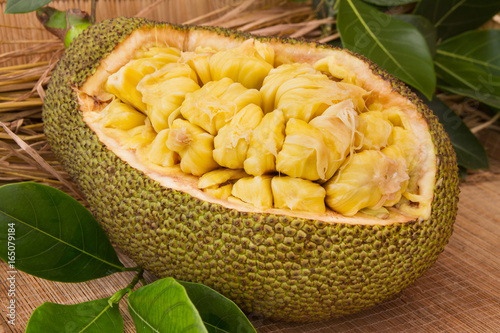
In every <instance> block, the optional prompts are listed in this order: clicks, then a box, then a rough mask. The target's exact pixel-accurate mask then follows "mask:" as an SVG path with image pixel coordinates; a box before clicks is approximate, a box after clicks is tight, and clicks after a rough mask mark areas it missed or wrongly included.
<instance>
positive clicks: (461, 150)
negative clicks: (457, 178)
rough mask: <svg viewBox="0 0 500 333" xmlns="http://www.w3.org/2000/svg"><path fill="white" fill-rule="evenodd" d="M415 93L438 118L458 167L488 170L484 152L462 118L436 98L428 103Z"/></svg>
mask: <svg viewBox="0 0 500 333" xmlns="http://www.w3.org/2000/svg"><path fill="white" fill-rule="evenodd" d="M416 93H417V95H418V97H420V98H421V99H422V101H423V102H424V103H425V104H427V106H428V107H429V108H430V109H431V110H432V111H433V112H434V114H435V115H436V116H437V117H438V118H439V122H440V123H441V124H442V125H443V127H444V129H445V131H446V132H447V133H448V136H449V137H450V141H451V144H452V146H453V148H454V150H455V153H456V155H457V162H458V165H459V166H462V167H464V168H466V169H470V170H477V169H488V168H489V161H488V155H487V154H486V150H485V149H484V147H483V145H482V144H481V142H479V140H478V139H477V137H476V136H475V135H474V134H473V133H472V132H471V131H470V129H469V127H467V125H465V123H464V122H463V121H462V118H460V117H459V116H458V115H457V114H456V113H455V112H453V110H451V109H450V108H449V107H448V106H447V105H446V104H445V103H444V102H443V101H441V100H440V99H439V98H438V97H435V98H433V99H432V101H429V100H428V99H427V98H426V97H425V96H423V95H422V94H421V93H419V92H416Z"/></svg>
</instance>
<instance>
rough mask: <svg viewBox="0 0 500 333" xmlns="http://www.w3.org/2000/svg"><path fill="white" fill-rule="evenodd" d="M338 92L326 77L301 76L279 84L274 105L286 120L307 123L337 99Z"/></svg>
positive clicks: (315, 75)
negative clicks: (298, 120) (293, 119)
mask: <svg viewBox="0 0 500 333" xmlns="http://www.w3.org/2000/svg"><path fill="white" fill-rule="evenodd" d="M338 91H340V90H339V89H337V87H336V83H335V82H333V81H331V80H329V79H328V77H327V76H326V75H323V74H302V75H299V76H297V77H295V78H292V79H290V80H288V81H286V82H284V83H283V84H281V86H280V87H279V88H278V90H277V91H276V99H275V104H274V105H275V108H276V109H280V110H282V111H283V114H284V115H285V119H286V120H288V119H291V118H296V119H300V120H304V121H305V122H308V121H309V120H311V119H312V118H314V117H315V116H317V115H320V114H321V113H323V111H325V110H326V109H327V108H328V106H330V105H332V104H334V101H335V100H337V99H339V98H338V97H337V96H336V95H337V92H338ZM342 99H347V96H346V97H345V98H344V97H342Z"/></svg>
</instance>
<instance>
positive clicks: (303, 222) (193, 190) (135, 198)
mask: <svg viewBox="0 0 500 333" xmlns="http://www.w3.org/2000/svg"><path fill="white" fill-rule="evenodd" d="M103 36H105V38H103ZM174 49H175V50H174ZM161 50H166V51H167V52H166V53H167V55H168V57H170V56H172V57H178V58H179V59H178V61H175V62H170V63H172V65H169V64H165V65H164V66H165V67H166V66H172V72H171V73H172V74H173V73H174V72H175V70H176V69H174V68H177V67H174V65H173V63H175V66H180V67H179V68H181V67H183V66H188V67H189V69H190V70H191V71H192V72H194V73H195V75H191V74H190V75H187V76H182V77H184V78H186V79H189V80H191V81H193V82H194V83H195V84H197V85H199V86H200V88H199V89H196V90H194V91H191V92H186V94H185V96H183V100H182V101H181V98H179V99H178V102H179V103H180V105H179V107H178V108H177V109H175V110H174V111H172V113H170V116H168V119H167V120H166V121H165V119H164V117H165V116H166V115H167V114H168V112H166V113H165V115H164V116H163V118H162V117H159V118H158V119H156V120H154V119H151V118H152V117H151V116H152V113H150V114H148V112H147V110H145V109H144V110H143V109H141V105H140V104H141V103H136V104H137V105H136V106H134V103H132V102H130V101H127V100H128V99H130V100H134V101H135V100H137V99H136V97H137V96H135V97H133V96H132V95H136V94H135V90H136V89H135V88H134V87H131V88H130V89H128V88H126V89H122V88H123V87H126V86H127V85H126V84H125V83H124V84H123V85H120V83H118V86H117V88H118V91H120V93H117V94H115V95H112V94H110V92H112V91H111V90H110V89H108V90H105V87H106V86H107V82H108V83H109V82H111V81H112V80H109V79H108V78H109V77H112V76H113V75H116V76H120V75H121V74H117V73H121V72H120V71H123V72H125V69H126V68H128V67H132V65H131V64H134V63H135V62H136V61H144V62H145V63H146V61H151V59H154V57H155V56H157V55H159V53H160V52H163V51H161ZM201 55H203V56H201ZM142 59H145V60H142ZM207 62H208V67H209V71H210V75H208V72H207ZM128 64H130V65H128ZM162 67H163V66H162ZM122 68H125V69H123V70H122ZM147 68H149V69H148V71H150V70H153V72H151V73H149V72H147V71H143V72H141V71H139V72H141V73H142V74H144V75H143V77H147V76H148V75H151V77H155V75H159V74H155V73H156V71H162V69H161V68H153V66H150V67H147ZM165 71H166V70H165ZM169 73H170V71H169V72H168V73H165V75H169ZM142 74H140V75H142ZM123 76H124V75H123ZM134 80H135V81H137V84H138V81H140V80H137V79H134ZM134 80H131V81H130V82H132V81H134ZM135 81H134V82H135ZM130 82H128V83H127V84H129V83H130ZM150 83H152V82H150ZM134 84H135V83H134ZM261 84H262V86H261ZM169 87H170V88H172V86H171V85H170V86H169ZM176 88H179V89H178V90H179V91H180V90H182V89H181V87H180V86H179V87H176ZM175 91H177V90H175ZM172 92H173V90H169V91H168V92H165V94H169V93H172ZM144 93H145V94H146V95H147V94H148V93H149V90H144ZM162 93H163V92H162ZM123 94H124V95H123ZM178 97H180V96H178ZM146 98H147V97H146ZM140 100H141V101H142V97H141V99H140ZM113 101H117V102H113ZM113 103H114V104H115V105H117V104H116V103H122V104H129V105H131V106H133V107H134V108H135V109H136V110H137V111H135V110H133V109H131V108H124V110H125V111H124V116H123V117H121V116H117V115H116V114H115V112H114V111H109V110H110V108H108V106H109V105H112V104H113ZM142 103H144V105H146V104H147V103H145V102H144V101H143V102H142ZM252 104H253V105H255V106H252V108H257V107H258V108H262V109H263V114H264V116H263V117H262V119H261V120H260V123H259V124H257V125H255V123H257V121H255V123H252V124H251V125H250V122H253V120H252V121H250V120H249V121H248V124H247V123H246V121H245V120H243V118H245V117H243V115H244V113H241V112H244V111H245V108H246V107H247V106H248V105H252ZM176 105H177V104H176ZM173 108H174V107H172V109H173ZM248 108H250V107H248ZM116 110H117V109H116ZM134 112H137V113H134ZM169 112H170V111H169ZM375 112H377V116H376V117H375V118H374V119H377V120H373V119H372V120H367V121H368V125H367V126H365V125H360V124H361V123H362V121H365V120H363V119H362V118H363V117H366V116H363V114H372V113H373V114H375ZM144 115H147V116H148V117H147V118H146V119H144V117H142V116H144ZM379 116H380V117H379ZM153 118H154V117H153ZM258 118H259V117H257V119H258ZM379 118H380V119H383V122H381V124H382V123H383V124H384V125H383V127H386V130H384V131H383V133H374V132H373V130H372V129H370V128H371V127H376V130H375V131H378V125H377V126H370V124H375V123H377V121H378V119H379ZM122 119H123V120H122ZM157 120H160V121H162V122H163V124H164V125H162V126H161V127H157V128H156V129H155V127H154V126H153V125H154V123H157ZM233 120H234V123H235V124H232V123H233ZM44 121H45V123H44V128H45V130H46V135H47V138H48V139H49V142H50V144H51V147H52V149H53V150H54V152H55V153H56V154H57V156H58V157H59V158H60V159H61V161H62V163H63V164H64V165H65V167H66V169H67V170H68V172H69V174H70V175H71V176H72V177H73V178H74V179H75V181H76V182H78V184H79V186H80V188H81V190H82V192H83V193H84V194H85V196H86V198H87V200H88V202H89V205H90V206H91V208H92V211H93V212H94V213H95V215H96V218H97V219H98V220H99V221H100V222H101V223H102V225H103V227H104V228H105V230H106V231H107V233H108V234H109V236H110V238H111V240H112V241H113V243H115V244H117V246H118V247H120V248H121V249H122V250H123V251H124V252H125V253H126V254H128V255H129V256H130V257H131V258H132V259H134V260H135V261H136V262H137V263H138V264H139V265H142V266H144V267H145V268H146V269H148V270H150V271H151V272H153V273H154V274H156V275H158V276H173V277H175V278H178V279H182V280H188V281H194V282H201V283H204V284H207V285H209V286H211V287H213V288H215V289H217V290H218V291H220V292H222V293H223V294H225V295H226V296H228V297H230V298H231V299H232V300H233V301H235V302H236V303H237V304H238V305H240V306H241V307H242V308H243V309H244V310H245V311H247V312H253V313H259V314H262V315H265V316H269V317H271V318H273V319H279V320H292V321H312V320H319V319H327V318H330V317H336V316H340V315H343V314H348V313H353V312H356V311H359V310H361V309H363V308H367V307H370V306H373V305H374V304H377V303H380V302H382V301H384V300H385V299H388V298H390V297H392V296H393V295H395V294H397V293H399V292H400V291H401V290H403V289H404V288H405V287H406V286H408V285H409V284H411V283H412V282H413V281H414V280H415V279H416V278H417V277H418V276H420V275H421V274H423V272H424V271H425V270H427V269H428V268H429V266H430V265H431V264H432V263H433V262H434V261H435V260H436V257H437V255H438V254H439V253H440V252H441V251H442V250H443V248H444V245H445V244H446V242H447V240H448V238H449V236H450V234H451V230H452V225H453V220H454V218H455V214H456V205H457V198H458V187H457V184H458V177H457V167H456V160H455V156H454V153H453V149H452V147H451V145H450V142H449V140H448V138H447V136H446V133H445V132H444V131H443V128H442V126H441V125H440V124H439V123H438V122H437V119H436V117H435V116H434V115H433V114H432V112H431V111H430V110H429V109H428V108H427V107H426V106H425V105H424V104H422V103H421V101H420V100H418V98H417V97H416V96H415V95H414V94H412V93H411V92H410V90H409V89H407V88H405V87H404V85H402V84H401V83H400V82H399V81H397V80H395V79H394V78H393V77H391V76H389V75H388V74H387V73H385V72H383V71H382V70H380V69H379V68H378V67H377V66H376V65H374V64H372V63H370V62H369V61H367V60H366V59H364V58H363V57H358V56H356V55H353V54H352V53H350V52H349V51H347V50H341V49H335V48H331V47H328V46H318V45H317V44H315V43H307V42H304V41H294V40H291V39H287V40H281V39H279V38H263V37H255V36H253V37H252V36H248V35H244V34H240V33H239V32H234V31H228V30H224V29H218V28H208V27H188V26H172V25H169V24H164V23H155V22H150V21H146V20H142V19H125V18H121V19H116V20H111V21H104V22H103V23H100V24H98V25H95V26H93V27H90V28H89V29H87V30H86V31H85V32H84V33H83V34H82V35H81V37H79V38H77V39H76V40H75V41H74V42H73V44H72V46H71V47H70V48H69V49H68V50H67V53H66V55H65V56H64V57H63V59H62V60H61V62H60V63H59V65H58V67H57V69H56V70H55V72H54V74H53V75H52V79H51V83H50V85H49V88H48V92H47V94H46V98H45V105H44ZM122 121H123V124H120V123H121V122H122ZM387 124H388V125H387ZM232 125H235V126H233V127H231V126H232ZM239 125H241V126H243V127H244V131H245V133H246V131H247V130H248V131H251V135H248V140H247V136H246V134H245V136H244V137H245V140H244V142H245V144H246V143H248V150H247V152H246V156H245V159H244V161H243V170H241V169H234V170H232V169H228V168H223V167H222V166H221V164H219V163H217V161H216V160H222V159H224V158H228V159H229V160H235V159H236V160H238V163H237V165H236V166H237V167H239V168H241V160H242V159H243V158H242V156H243V153H238V154H234V155H233V154H232V153H226V152H223V153H221V154H220V156H218V157H217V158H214V157H215V155H218V154H217V153H214V150H215V149H216V147H215V146H214V137H216V136H218V135H221V136H220V138H221V140H220V141H221V146H220V147H223V146H224V145H223V144H222V143H227V142H229V141H231V140H232V139H231V135H227V134H228V133H231V132H233V133H236V132H238V130H235V128H236V127H238V126H239ZM247 125H248V127H246V126H247ZM254 125H255V126H254ZM298 125H300V126H298ZM225 126H228V127H227V129H228V130H227V132H228V133H225V132H226V130H224V128H225ZM294 127H295V128H296V129H297V130H296V131H294V132H293V134H290V133H292V132H291V131H289V132H290V133H286V131H285V128H290V129H292V128H294ZM160 128H161V129H160ZM251 129H253V130H251ZM387 132H389V134H387ZM224 137H225V139H223V138H224ZM357 138H359V139H357ZM361 138H363V140H361ZM233 139H234V137H233ZM365 139H366V140H365ZM368 139H371V140H372V142H376V144H370V145H368ZM358 140H359V142H358ZM225 141H227V142H225ZM362 141H363V142H362ZM163 142H164V143H163ZM238 142H239V140H238ZM283 143H284V144H283ZM292 144H293V145H294V146H293V147H294V149H296V148H297V147H309V148H311V147H313V150H314V152H313V153H311V152H310V151H307V149H303V150H302V151H300V150H297V151H295V150H294V149H290V147H292V146H290V145H292ZM217 146H219V144H217ZM233 146H234V145H233ZM237 146H238V144H236V147H237ZM368 147H369V148H368ZM224 149H225V148H224ZM242 151H244V149H242ZM304 152H307V153H306V154H304ZM285 153H286V154H285ZM170 154H172V155H170ZM280 154H281V155H280ZM280 156H281V157H280ZM311 156H314V159H312V158H311V159H310V157H311ZM170 157H175V158H178V160H179V161H178V163H177V161H176V160H175V158H170ZM290 158H296V159H297V161H298V163H299V166H294V165H293V163H291V162H290V160H289V159H290ZM304 158H306V162H304ZM276 159H277V160H278V161H276ZM171 161H174V163H177V164H175V165H174V166H168V165H169V164H170V163H171ZM311 161H312V162H311ZM224 163H226V162H224ZM224 163H223V164H224ZM301 163H302V164H303V165H304V166H301ZM285 165H286V167H283V166H285ZM294 168H295V169H297V170H303V172H302V171H301V172H297V174H294V176H289V175H286V174H285V171H284V170H286V172H287V173H291V172H290V171H289V170H294ZM310 169H311V170H312V171H314V173H315V174H314V176H310V175H309V173H310V172H311V170H310ZM280 170H283V171H280ZM247 175H251V176H252V177H250V176H247ZM302 177H305V178H310V179H305V178H302ZM269 179H271V182H270V183H271V191H269ZM312 179H314V180H312ZM269 193H272V200H270V199H269V198H270V194H269ZM271 201H272V203H271Z"/></svg>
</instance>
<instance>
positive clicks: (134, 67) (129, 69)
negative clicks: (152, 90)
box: [104, 55, 179, 112]
mask: <svg viewBox="0 0 500 333" xmlns="http://www.w3.org/2000/svg"><path fill="white" fill-rule="evenodd" d="M178 58H179V57H178V56H175V55H167V56H164V55H157V56H153V57H150V58H141V59H134V60H132V61H130V62H129V63H127V64H126V65H125V66H123V67H122V68H120V70H118V71H117V72H116V73H114V74H111V75H110V76H109V77H108V79H107V80H106V82H105V83H104V90H105V91H107V92H108V93H111V94H113V95H115V96H116V97H118V98H119V99H120V100H122V101H123V102H125V103H127V104H129V105H131V106H133V107H135V108H136V109H137V110H139V111H142V112H146V104H145V103H144V102H143V101H142V94H141V92H140V91H138V90H137V84H138V83H139V81H141V80H142V79H143V78H144V76H145V75H147V74H151V73H154V72H155V71H157V70H159V69H160V68H162V67H163V66H165V65H166V64H168V63H172V62H176V61H177V60H178Z"/></svg>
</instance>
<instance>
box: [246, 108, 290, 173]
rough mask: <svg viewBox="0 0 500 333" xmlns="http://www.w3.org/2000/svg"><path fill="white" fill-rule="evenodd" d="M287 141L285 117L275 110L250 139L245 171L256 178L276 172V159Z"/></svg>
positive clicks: (265, 117)
mask: <svg viewBox="0 0 500 333" xmlns="http://www.w3.org/2000/svg"><path fill="white" fill-rule="evenodd" d="M284 140H285V117H284V116H283V112H282V111H281V110H274V111H273V112H270V113H268V114H266V115H264V117H263V118H262V121H261V122H260V124H259V125H258V126H257V127H256V128H255V130H254V131H253V133H252V136H251V138H250V143H249V146H248V151H247V157H246V159H245V161H244V162H243V167H244V169H245V171H246V172H247V173H248V174H250V175H254V176H259V175H263V174H265V173H269V172H274V171H276V157H277V156H278V152H279V151H280V150H281V147H282V146H283V142H284Z"/></svg>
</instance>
